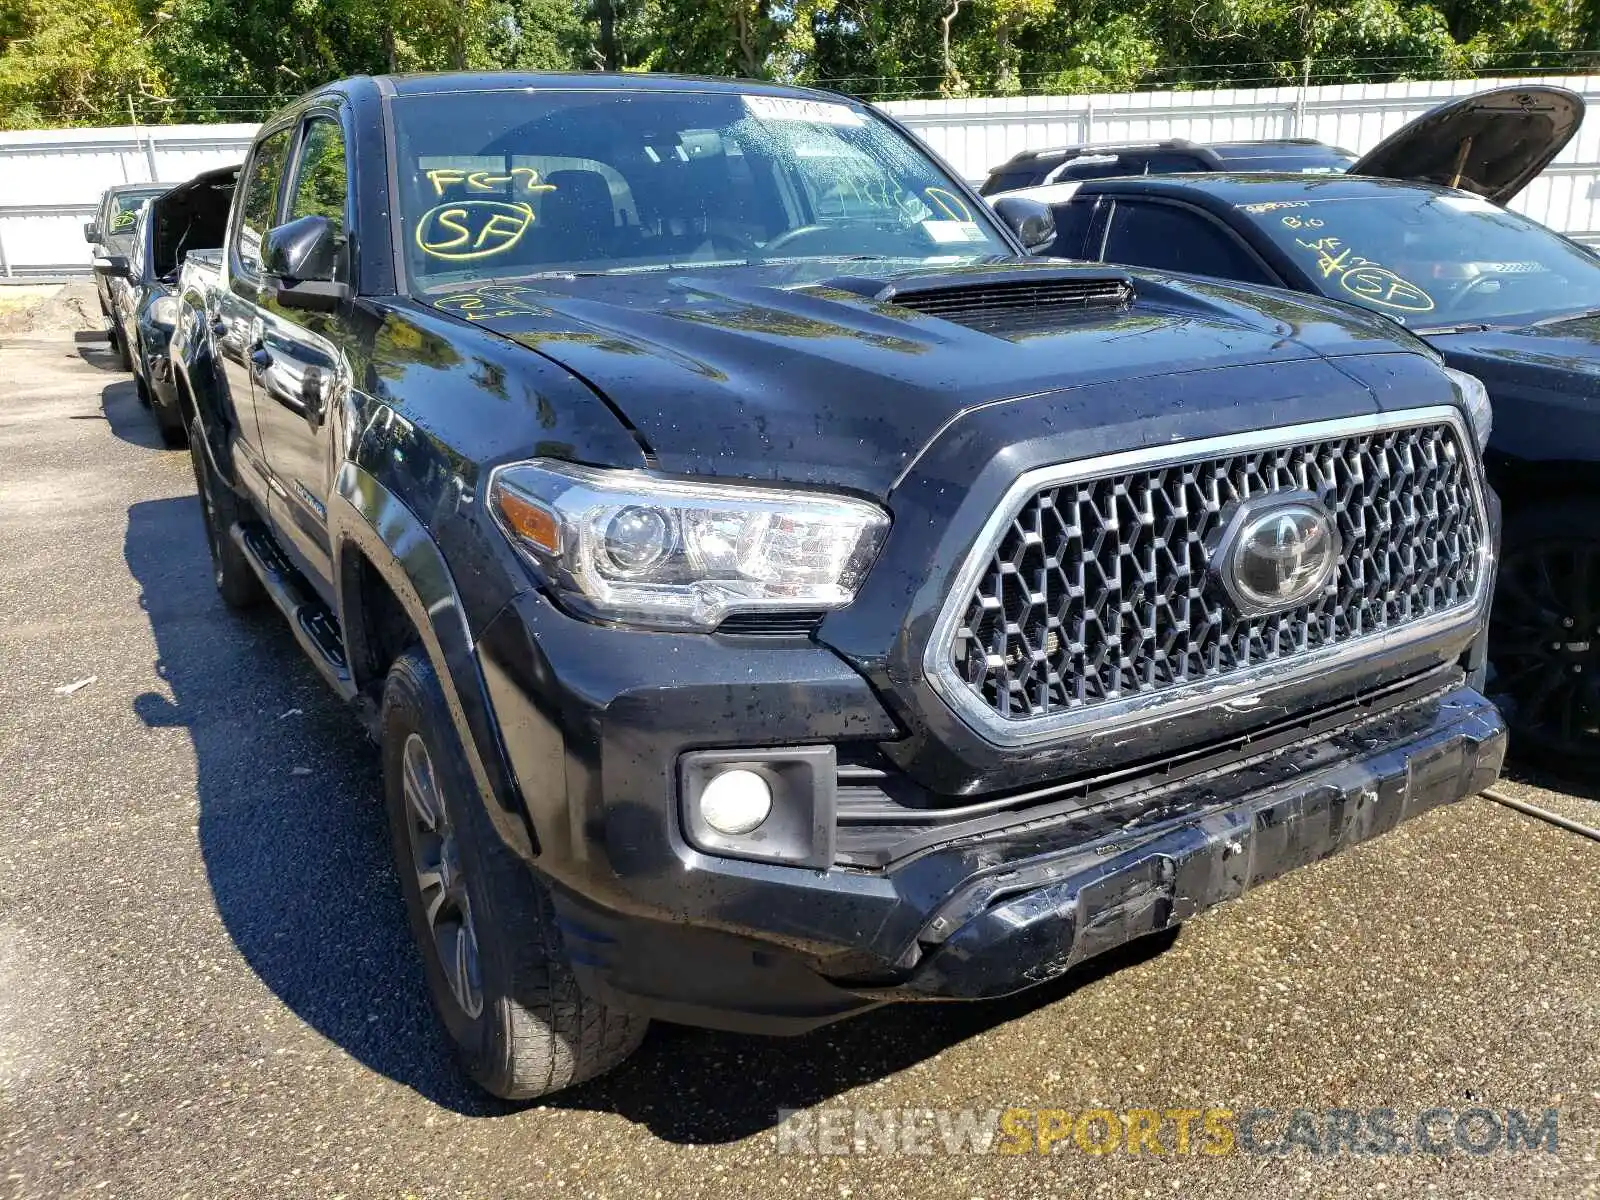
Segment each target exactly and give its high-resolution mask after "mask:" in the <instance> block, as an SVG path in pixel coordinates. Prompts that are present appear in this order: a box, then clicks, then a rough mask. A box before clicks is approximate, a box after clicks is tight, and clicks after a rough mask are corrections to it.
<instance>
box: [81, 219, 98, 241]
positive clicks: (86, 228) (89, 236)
mask: <svg viewBox="0 0 1600 1200" xmlns="http://www.w3.org/2000/svg"><path fill="white" fill-rule="evenodd" d="M83 240H84V241H86V242H98V241H99V240H100V226H98V225H96V224H95V223H94V222H93V221H85V222H84V225H83Z"/></svg>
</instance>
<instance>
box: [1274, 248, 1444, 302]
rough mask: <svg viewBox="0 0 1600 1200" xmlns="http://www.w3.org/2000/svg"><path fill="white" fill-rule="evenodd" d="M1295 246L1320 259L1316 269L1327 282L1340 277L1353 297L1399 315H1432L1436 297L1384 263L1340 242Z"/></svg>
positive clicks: (1341, 282)
mask: <svg viewBox="0 0 1600 1200" xmlns="http://www.w3.org/2000/svg"><path fill="white" fill-rule="evenodd" d="M1295 243H1296V244H1297V245H1299V246H1303V247H1305V248H1306V249H1307V250H1310V251H1311V252H1312V253H1313V254H1315V255H1316V256H1317V269H1318V270H1319V271H1321V272H1322V277H1323V278H1324V279H1333V278H1335V277H1337V279H1338V280H1339V286H1340V287H1341V288H1343V289H1344V290H1345V291H1347V292H1349V293H1350V294H1351V295H1352V296H1355V297H1356V298H1358V299H1360V300H1364V301H1366V302H1367V303H1368V304H1376V305H1379V306H1381V307H1383V308H1392V309H1396V310H1398V311H1400V312H1431V311H1433V297H1432V296H1430V295H1428V293H1427V292H1425V291H1423V290H1422V289H1421V288H1420V287H1418V286H1417V285H1416V284H1414V283H1412V282H1411V281H1410V280H1409V279H1402V278H1401V277H1400V276H1399V275H1397V274H1395V273H1394V272H1393V271H1391V270H1389V268H1388V267H1386V266H1384V265H1383V264H1382V263H1378V262H1374V261H1373V260H1372V259H1370V258H1364V257H1362V256H1361V255H1359V254H1357V253H1356V252H1355V251H1354V250H1352V249H1351V248H1350V247H1349V246H1346V245H1345V244H1344V242H1342V241H1341V240H1340V239H1339V238H1336V237H1323V238H1318V239H1316V240H1315V241H1310V242H1308V241H1306V240H1305V239H1304V238H1296V239H1295Z"/></svg>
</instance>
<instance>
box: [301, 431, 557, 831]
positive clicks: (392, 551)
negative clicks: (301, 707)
mask: <svg viewBox="0 0 1600 1200" xmlns="http://www.w3.org/2000/svg"><path fill="white" fill-rule="evenodd" d="M328 534H329V541H330V543H331V544H332V547H333V573H334V586H335V588H336V589H337V593H338V599H339V621H340V625H341V627H342V629H343V631H344V640H345V654H346V661H347V662H349V663H350V669H351V672H352V679H351V681H352V683H353V684H354V685H355V687H356V688H357V690H358V691H368V690H370V689H371V688H372V687H373V686H374V685H376V686H377V687H380V688H381V686H382V682H383V681H382V680H381V679H370V678H369V679H362V678H359V677H358V676H357V675H356V672H357V670H358V663H359V661H360V656H359V655H356V654H353V653H352V651H353V650H354V649H355V642H356V640H357V639H358V638H361V637H363V636H364V634H363V633H362V631H361V628H360V626H359V625H353V624H352V621H356V622H359V621H360V616H359V614H360V612H361V606H360V601H359V597H358V596H357V595H356V594H355V591H356V589H357V587H358V586H359V578H360V577H359V574H358V572H357V570H356V569H355V556H354V555H352V554H351V551H352V550H356V551H359V554H360V555H361V556H364V557H365V559H366V560H367V562H369V563H370V564H371V565H372V566H373V568H375V569H376V571H377V572H378V574H379V575H380V576H381V577H382V579H383V582H384V583H385V584H387V585H388V587H389V590H390V591H392V592H393V593H394V596H395V599H396V600H398V601H399V602H400V605H401V607H402V608H404V609H405V612H406V615H407V616H408V617H409V618H410V620H411V623H412V625H413V626H414V627H415V628H416V630H417V632H418V634H419V635H420V637H421V639H422V645H423V648H424V650H425V651H426V652H427V655H428V658H429V660H430V661H431V662H432V663H433V668H434V671H435V673H436V674H437V675H438V677H439V684H440V686H441V687H442V688H443V689H444V695H445V702H446V705H447V706H448V708H449V710H450V718H451V721H452V723H453V724H454V725H455V731H456V736H457V738H458V739H459V740H460V742H461V748H462V751H463V752H464V754H465V756H466V759H467V764H468V766H469V767H470V768H471V770H472V776H473V779H474V781H475V782H476V784H477V786H478V791H479V793H480V794H481V797H482V800H483V804H484V808H485V811H486V812H487V813H488V814H489V817H490V819H491V820H492V821H493V822H494V824H495V828H496V829H497V830H498V831H499V833H500V836H501V838H502V839H503V840H504V841H505V842H506V844H507V845H508V846H509V847H510V848H511V849H512V850H514V851H515V852H517V853H518V854H520V855H522V856H523V857H524V858H525V859H528V860H530V861H531V860H532V859H533V858H534V857H535V856H536V855H537V853H538V840H537V838H536V837H535V835H534V832H533V829H532V827H531V825H530V824H529V821H528V817H527V815H526V812H525V811H524V809H523V806H522V805H521V803H520V801H519V799H518V796H517V793H516V789H515V788H514V787H513V786H512V784H511V774H510V771H509V770H508V768H507V767H506V757H505V751H504V749H503V748H502V745H501V740H500V731H499V727H498V725H497V724H496V722H495V719H494V709H493V707H492V706H491V704H490V701H489V693H488V689H487V687H486V686H485V684H484V679H483V671H482V668H481V667H480V665H479V663H478V655H477V648H476V645H475V644H474V640H473V637H472V631H471V629H470V627H469V626H468V624H467V617H466V612H465V610H464V609H463V608H462V605H461V597H460V594H459V593H458V592H457V591H456V586H455V580H454V579H453V578H452V576H451V574H450V568H449V565H448V564H447V563H446V562H445V559H444V555H443V553H441V551H440V550H439V547H438V544H437V543H436V542H435V541H434V540H433V538H432V536H431V535H430V534H429V533H428V531H427V529H426V528H425V527H424V526H423V524H422V522H421V520H419V519H418V518H417V515H416V514H415V513H413V512H412V511H411V509H410V508H408V507H407V506H406V504H405V502H404V501H402V500H401V499H400V498H399V497H398V496H396V495H395V494H394V493H393V492H391V491H390V490H389V489H388V488H387V487H385V486H384V485H383V484H382V483H381V482H379V480H378V479H377V478H375V477H374V476H373V475H372V474H370V473H369V472H367V471H365V470H363V469H362V468H361V467H359V466H357V465H356V464H355V463H353V462H349V461H346V462H345V463H344V464H343V465H342V466H341V467H340V468H339V474H338V477H337V479H336V480H335V481H334V487H333V492H332V494H331V495H330V496H329V497H328Z"/></svg>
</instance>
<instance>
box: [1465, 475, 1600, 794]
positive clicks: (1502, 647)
mask: <svg viewBox="0 0 1600 1200" xmlns="http://www.w3.org/2000/svg"><path fill="white" fill-rule="evenodd" d="M1503 544H1504V550H1503V552H1502V555H1501V562H1500V575H1499V579H1498V581H1497V584H1496V591H1495V601H1494V612H1493V614H1492V616H1491V618H1490V625H1489V661H1490V664H1491V666H1492V667H1493V678H1492V681H1491V685H1490V690H1491V692H1492V693H1493V697H1492V698H1493V699H1495V700H1496V701H1498V702H1499V703H1500V704H1501V706H1502V708H1504V710H1505V713H1506V721H1507V724H1508V725H1510V727H1511V732H1512V746H1513V747H1514V748H1515V749H1517V750H1519V751H1522V752H1523V753H1524V756H1525V757H1527V758H1529V759H1530V760H1531V761H1550V762H1553V763H1556V764H1559V765H1562V766H1567V767H1573V768H1577V769H1580V770H1583V771H1585V772H1593V771H1595V770H1596V769H1600V504H1594V503H1589V502H1585V501H1568V502H1566V503H1562V504H1551V505H1541V506H1539V507H1537V508H1530V509H1526V510H1524V511H1521V512H1516V513H1513V514H1512V515H1511V516H1509V517H1508V518H1507V519H1506V528H1505V539H1504V543H1503Z"/></svg>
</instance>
